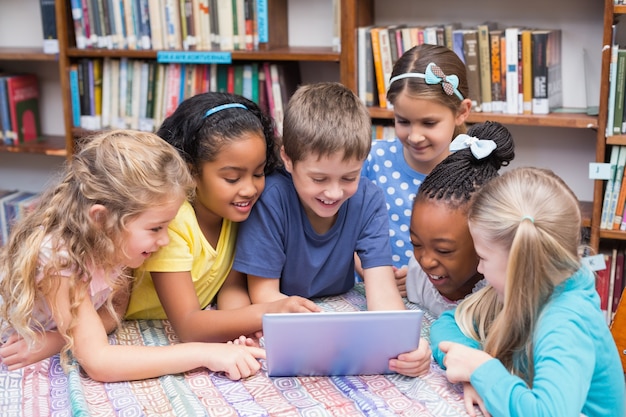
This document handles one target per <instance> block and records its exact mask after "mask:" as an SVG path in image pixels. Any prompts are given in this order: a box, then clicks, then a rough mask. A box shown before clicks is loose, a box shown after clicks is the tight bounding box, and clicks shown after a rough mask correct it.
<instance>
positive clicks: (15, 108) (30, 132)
mask: <svg viewBox="0 0 626 417" xmlns="http://www.w3.org/2000/svg"><path fill="white" fill-rule="evenodd" d="M6 83H7V97H8V99H9V114H10V116H11V126H13V130H14V131H15V134H16V135H17V143H24V142H31V141H36V140H37V139H38V138H39V137H40V136H41V122H40V117H39V82H38V80H37V76H36V75H34V74H21V75H13V76H9V77H7V79H6Z"/></svg>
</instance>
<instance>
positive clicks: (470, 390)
mask: <svg viewBox="0 0 626 417" xmlns="http://www.w3.org/2000/svg"><path fill="white" fill-rule="evenodd" d="M463 402H464V403H465V410H466V411H467V414H469V415H470V416H472V417H474V416H475V415H476V410H475V409H474V404H476V405H478V408H480V411H481V412H482V413H483V415H484V416H485V417H491V414H489V412H488V411H487V409H486V408H485V403H484V402H483V399H482V398H480V395H478V393H477V392H476V389H474V387H473V386H472V384H470V383H469V382H464V383H463Z"/></svg>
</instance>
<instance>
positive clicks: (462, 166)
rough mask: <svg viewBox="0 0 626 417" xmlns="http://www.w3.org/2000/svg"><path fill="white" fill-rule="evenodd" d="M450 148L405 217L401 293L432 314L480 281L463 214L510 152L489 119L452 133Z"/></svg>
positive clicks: (507, 137)
mask: <svg viewBox="0 0 626 417" xmlns="http://www.w3.org/2000/svg"><path fill="white" fill-rule="evenodd" d="M450 150H451V151H453V153H452V154H450V155H449V156H448V157H447V158H446V159H444V160H443V161H442V162H440V163H439V165H437V166H436V167H435V168H434V169H433V170H432V172H431V173H430V174H428V176H427V177H426V179H425V180H424V182H423V183H422V185H421V186H420V188H419V191H418V193H417V196H416V197H415V202H414V204H413V211H412V215H411V227H410V239H411V244H412V245H413V254H414V256H413V257H411V259H410V260H409V268H408V274H407V282H406V287H407V297H408V299H409V301H411V302H414V303H416V304H419V305H420V306H421V307H422V308H424V309H426V310H428V311H429V312H430V313H432V314H433V315H434V316H435V317H438V316H439V315H440V314H441V313H442V312H444V311H445V310H449V309H452V308H454V307H455V306H456V305H457V304H458V303H459V301H460V300H462V299H464V298H465V297H466V296H467V295H469V294H471V293H472V292H474V291H477V290H478V289H480V288H482V287H483V286H484V285H485V283H484V280H483V276H482V274H480V273H479V272H478V271H477V267H478V256H477V255H476V252H475V251H474V243H473V241H472V237H471V235H470V233H469V228H468V225H467V212H468V210H469V207H470V204H471V202H472V198H473V196H474V194H475V193H476V191H478V190H479V189H480V188H481V187H482V186H484V185H485V184H486V183H487V182H489V181H490V180H491V179H492V178H495V177H497V176H498V170H499V169H500V167H502V166H505V165H508V164H509V162H510V161H511V160H512V159H513V158H514V156H515V152H514V143H513V138H512V137H511V134H510V132H509V131H508V129H507V128H506V127H504V126H502V125H501V124H500V123H495V122H485V123H481V124H476V125H473V126H472V127H470V129H469V130H468V132H467V134H461V135H459V136H457V137H456V139H455V140H454V141H453V142H452V143H451V144H450Z"/></svg>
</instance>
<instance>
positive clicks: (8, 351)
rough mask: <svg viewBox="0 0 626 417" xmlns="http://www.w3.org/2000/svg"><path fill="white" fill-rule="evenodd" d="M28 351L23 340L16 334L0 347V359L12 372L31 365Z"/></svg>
mask: <svg viewBox="0 0 626 417" xmlns="http://www.w3.org/2000/svg"><path fill="white" fill-rule="evenodd" d="M29 351H30V350H29V349H28V344H27V343H26V342H25V341H24V339H22V338H21V337H19V336H18V335H17V334H12V335H11V336H9V338H8V339H7V341H6V342H4V343H3V344H2V346H1V347H0V359H2V363H3V364H5V365H6V366H7V368H8V369H9V370H10V371H12V370H15V369H19V368H22V367H24V366H26V365H29V364H30V363H32V361H29V358H28V354H29Z"/></svg>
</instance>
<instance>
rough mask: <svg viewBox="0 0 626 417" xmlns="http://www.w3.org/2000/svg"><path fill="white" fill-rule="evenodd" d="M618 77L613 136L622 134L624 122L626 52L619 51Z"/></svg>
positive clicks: (616, 80) (616, 81)
mask: <svg viewBox="0 0 626 417" xmlns="http://www.w3.org/2000/svg"><path fill="white" fill-rule="evenodd" d="M616 68H617V76H616V79H615V104H614V107H615V110H614V112H613V121H612V123H613V129H612V134H613V135H619V134H620V133H622V121H623V120H624V90H625V89H626V88H625V87H626V85H625V84H624V83H626V50H625V49H619V50H618V51H617V67H616Z"/></svg>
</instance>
